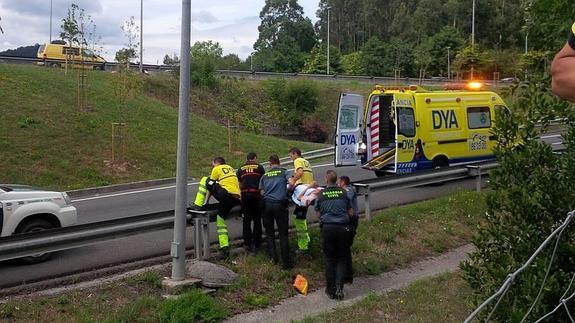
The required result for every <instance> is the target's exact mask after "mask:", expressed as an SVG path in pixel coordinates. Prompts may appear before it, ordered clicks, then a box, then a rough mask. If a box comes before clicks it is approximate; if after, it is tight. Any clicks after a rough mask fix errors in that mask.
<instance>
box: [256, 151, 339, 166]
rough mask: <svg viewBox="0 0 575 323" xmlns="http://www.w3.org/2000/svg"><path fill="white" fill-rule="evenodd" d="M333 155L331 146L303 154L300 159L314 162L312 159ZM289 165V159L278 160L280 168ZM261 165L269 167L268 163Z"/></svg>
mask: <svg viewBox="0 0 575 323" xmlns="http://www.w3.org/2000/svg"><path fill="white" fill-rule="evenodd" d="M334 154H335V147H333V146H331V147H327V148H322V149H318V150H312V151H306V152H303V153H302V157H303V158H305V159H307V160H314V159H319V158H324V157H329V156H333V155H334ZM291 163H292V161H291V159H290V157H282V158H280V165H282V166H286V165H290V164H291ZM262 165H263V166H264V167H269V166H270V163H269V162H264V163H262Z"/></svg>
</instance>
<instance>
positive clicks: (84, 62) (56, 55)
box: [38, 40, 106, 71]
mask: <svg viewBox="0 0 575 323" xmlns="http://www.w3.org/2000/svg"><path fill="white" fill-rule="evenodd" d="M38 58H39V59H41V60H42V61H41V62H39V64H40V65H44V66H50V67H61V66H64V64H66V62H67V63H68V64H70V66H72V67H74V68H90V69H95V70H102V71H103V70H104V69H105V68H106V60H105V59H104V58H102V57H101V56H99V55H96V54H94V53H93V52H92V51H91V50H89V49H87V48H80V47H76V46H69V45H66V43H65V42H64V41H57V40H56V41H53V42H52V43H49V44H44V45H40V47H39V48H38Z"/></svg>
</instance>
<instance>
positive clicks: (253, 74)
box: [0, 56, 506, 86]
mask: <svg viewBox="0 0 575 323" xmlns="http://www.w3.org/2000/svg"><path fill="white" fill-rule="evenodd" d="M0 61H8V62H10V61H12V62H30V63H33V62H41V61H43V60H42V59H39V58H27V57H12V56H0ZM46 61H47V62H61V61H55V60H46ZM118 65H122V64H121V63H117V62H106V63H105V66H107V67H114V66H118ZM130 67H131V68H134V69H139V67H140V65H139V64H133V63H131V64H130ZM143 68H144V69H145V70H148V71H170V70H179V66H171V65H155V64H143ZM216 73H218V74H220V75H222V76H229V77H239V78H247V79H267V78H309V79H314V80H323V81H350V82H364V83H372V84H381V85H398V84H402V85H406V84H419V85H428V86H441V85H444V84H446V83H461V82H463V81H461V80H448V79H444V78H427V79H419V78H409V77H400V78H395V77H386V76H370V75H340V74H330V75H327V74H303V73H276V72H258V71H241V70H216ZM485 82H486V83H487V84H489V85H493V86H499V85H502V84H506V83H502V82H500V81H497V80H485Z"/></svg>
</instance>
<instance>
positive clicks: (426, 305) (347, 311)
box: [301, 273, 472, 323]
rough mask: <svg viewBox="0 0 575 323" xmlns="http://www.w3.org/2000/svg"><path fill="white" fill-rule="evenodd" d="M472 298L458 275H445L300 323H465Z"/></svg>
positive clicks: (367, 298)
mask: <svg viewBox="0 0 575 323" xmlns="http://www.w3.org/2000/svg"><path fill="white" fill-rule="evenodd" d="M470 297H471V289H470V288H469V286H468V285H467V283H465V281H464V280H463V279H462V278H461V276H460V275H459V274H457V273H456V274H449V273H445V274H442V275H439V276H437V277H434V278H430V279H425V280H420V281H416V282H414V283H412V284H411V285H409V286H408V287H407V288H405V289H402V290H397V291H392V292H389V293H387V294H384V295H382V296H377V295H375V294H369V295H368V296H367V297H366V298H364V299H363V300H361V301H360V302H358V303H356V304H354V305H352V306H349V307H345V308H340V309H337V310H335V311H332V312H329V313H326V314H322V315H319V316H317V317H311V318H306V319H305V320H303V321H301V322H303V323H315V322H414V323H415V322H426V323H427V322H429V323H435V322H436V323H447V322H462V321H463V320H465V318H466V317H467V315H468V314H469V313H470V311H471V310H472V309H471V308H469V306H468V304H469V302H468V300H469V298H470Z"/></svg>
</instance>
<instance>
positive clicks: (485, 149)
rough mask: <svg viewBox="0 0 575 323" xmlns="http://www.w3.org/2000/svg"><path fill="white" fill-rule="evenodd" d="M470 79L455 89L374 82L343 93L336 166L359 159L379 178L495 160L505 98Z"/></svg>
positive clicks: (353, 163) (337, 134) (355, 163)
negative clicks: (366, 91) (365, 92)
mask: <svg viewBox="0 0 575 323" xmlns="http://www.w3.org/2000/svg"><path fill="white" fill-rule="evenodd" d="M481 88H482V84H481V83H478V82H470V83H468V84H467V85H465V86H464V87H459V88H458V89H454V88H453V87H452V88H451V89H447V90H442V91H428V90H425V89H424V88H422V87H420V86H405V87H403V86H401V87H385V86H376V87H375V89H374V90H373V91H372V92H371V94H370V95H369V97H368V99H367V104H365V105H364V102H365V101H364V98H363V96H362V95H359V94H354V93H341V94H340V99H339V108H338V115H337V126H336V138H335V141H336V142H335V165H336V166H354V165H357V164H358V163H361V166H362V167H363V168H365V169H368V170H372V171H374V172H375V174H376V175H377V176H383V175H386V174H406V173H414V172H417V171H420V170H425V169H431V168H440V167H447V166H454V165H462V164H473V163H477V162H481V161H486V160H490V159H494V155H493V151H492V150H493V148H494V146H495V145H496V138H495V136H494V135H493V133H492V129H493V127H494V125H495V122H494V120H495V116H496V114H497V113H498V110H502V109H503V110H505V111H507V107H506V105H505V102H504V101H503V100H502V99H501V97H499V95H497V94H496V93H494V92H488V91H482V90H481Z"/></svg>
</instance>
